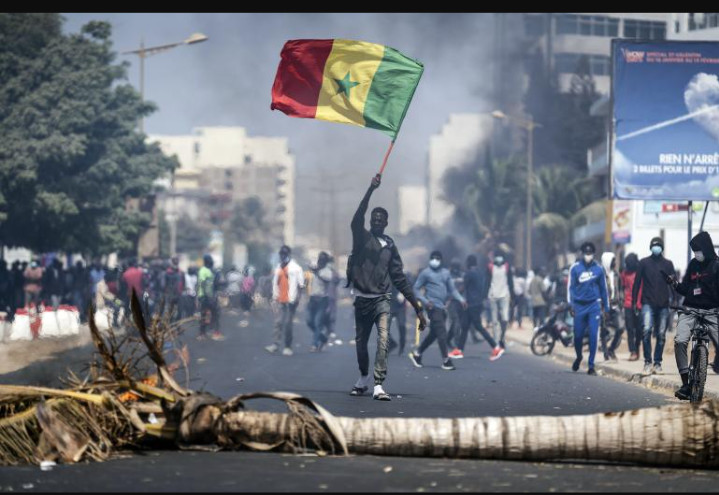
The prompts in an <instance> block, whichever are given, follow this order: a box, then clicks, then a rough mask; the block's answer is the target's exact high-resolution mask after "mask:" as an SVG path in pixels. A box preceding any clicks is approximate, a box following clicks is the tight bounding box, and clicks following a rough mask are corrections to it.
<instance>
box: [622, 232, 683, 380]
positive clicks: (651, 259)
mask: <svg viewBox="0 0 719 495" xmlns="http://www.w3.org/2000/svg"><path fill="white" fill-rule="evenodd" d="M649 249H650V250H651V252H652V254H651V256H647V257H646V258H642V260H641V261H640V262H639V269H638V270H637V276H636V277H635V278H634V285H633V286H632V308H633V309H635V310H636V309H637V307H638V303H639V301H640V299H639V287H642V297H641V303H642V323H643V325H642V326H643V340H644V373H646V374H653V373H661V372H662V353H663V352H664V341H665V339H666V335H667V327H668V323H669V305H670V304H671V302H672V301H673V299H674V294H673V291H672V290H671V288H670V286H669V285H667V284H666V283H665V280H664V276H663V275H662V272H664V273H667V274H673V273H674V263H672V262H671V260H668V259H666V258H665V257H664V256H663V255H662V252H663V251H664V241H662V238H661V237H654V238H653V239H652V240H651V241H650V242H649ZM652 332H653V333H654V339H655V344H656V347H655V348H654V366H652Z"/></svg>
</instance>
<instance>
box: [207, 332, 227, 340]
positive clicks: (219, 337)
mask: <svg viewBox="0 0 719 495" xmlns="http://www.w3.org/2000/svg"><path fill="white" fill-rule="evenodd" d="M210 338H211V339H212V340H225V336H224V335H222V334H221V333H220V332H212V337H210Z"/></svg>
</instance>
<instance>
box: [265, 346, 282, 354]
mask: <svg viewBox="0 0 719 495" xmlns="http://www.w3.org/2000/svg"><path fill="white" fill-rule="evenodd" d="M277 349H279V346H278V345H277V344H272V345H268V346H265V350H266V351H267V352H269V353H270V354H274V353H275V352H277Z"/></svg>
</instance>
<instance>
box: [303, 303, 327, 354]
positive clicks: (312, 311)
mask: <svg viewBox="0 0 719 495" xmlns="http://www.w3.org/2000/svg"><path fill="white" fill-rule="evenodd" d="M328 302H329V297H318V296H310V300H309V302H308V304H307V326H308V327H310V330H312V345H313V346H315V347H320V346H321V345H323V344H324V343H325V342H327V337H325V335H324V334H323V333H322V327H324V326H325V322H326V318H325V316H326V315H325V313H326V312H327V303H328Z"/></svg>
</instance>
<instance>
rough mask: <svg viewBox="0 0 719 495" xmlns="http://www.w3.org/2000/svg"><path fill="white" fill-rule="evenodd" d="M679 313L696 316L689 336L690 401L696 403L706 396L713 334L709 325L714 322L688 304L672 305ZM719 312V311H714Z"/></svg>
mask: <svg viewBox="0 0 719 495" xmlns="http://www.w3.org/2000/svg"><path fill="white" fill-rule="evenodd" d="M671 308H672V309H674V310H676V311H677V313H680V314H681V313H683V314H685V315H687V316H693V317H694V326H692V329H691V336H690V337H689V344H690V347H689V349H690V360H689V387H690V391H691V392H690V395H689V402H691V403H692V404H696V403H699V402H701V400H702V397H703V396H704V385H705V383H706V379H707V367H708V366H709V341H710V340H711V336H710V333H709V326H710V325H713V323H712V322H709V321H707V316H709V314H707V313H701V312H699V311H697V310H695V309H693V308H687V307H686V306H672V307H671ZM714 314H719V313H714Z"/></svg>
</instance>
